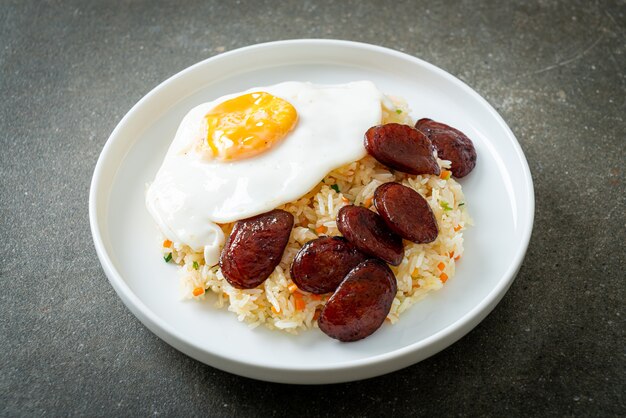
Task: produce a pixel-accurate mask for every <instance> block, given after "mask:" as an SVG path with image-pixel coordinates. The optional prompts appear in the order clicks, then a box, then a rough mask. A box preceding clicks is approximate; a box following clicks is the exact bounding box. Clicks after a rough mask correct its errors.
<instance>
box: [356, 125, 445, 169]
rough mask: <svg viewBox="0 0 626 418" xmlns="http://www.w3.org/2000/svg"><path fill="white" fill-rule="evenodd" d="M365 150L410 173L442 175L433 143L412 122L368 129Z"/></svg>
mask: <svg viewBox="0 0 626 418" xmlns="http://www.w3.org/2000/svg"><path fill="white" fill-rule="evenodd" d="M365 149H367V152H368V153H369V154H370V155H372V156H373V157H374V158H376V159H377V160H378V161H379V162H381V163H382V164H384V165H386V166H387V167H390V168H393V169H394V170H399V171H402V172H405V173H409V174H436V175H439V165H438V164H437V160H436V159H435V157H434V156H433V151H434V148H433V144H432V143H431V142H430V140H429V139H428V137H427V136H426V135H424V134H423V133H422V132H420V131H418V130H417V129H415V128H413V127H412V126H409V125H401V124H399V123H388V124H386V125H379V126H374V127H371V128H369V129H368V130H367V132H365Z"/></svg>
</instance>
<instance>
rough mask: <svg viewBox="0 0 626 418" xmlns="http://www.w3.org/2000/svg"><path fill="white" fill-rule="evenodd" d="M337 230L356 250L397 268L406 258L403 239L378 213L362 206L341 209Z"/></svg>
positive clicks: (349, 206) (338, 215)
mask: <svg viewBox="0 0 626 418" xmlns="http://www.w3.org/2000/svg"><path fill="white" fill-rule="evenodd" d="M337 228H338V229H339V231H340V232H341V233H342V234H343V236H344V237H346V238H347V240H348V241H350V242H351V243H352V244H353V245H354V246H355V247H356V248H358V249H359V250H361V251H362V252H364V253H365V254H369V255H371V256H374V257H378V258H380V259H382V260H384V261H386V262H387V263H389V264H391V265H394V266H397V265H398V264H400V263H401V262H402V258H403V257H404V248H403V247H402V238H400V237H399V236H398V235H396V234H394V233H393V232H392V231H391V230H389V228H387V225H385V221H383V219H382V218H381V217H380V216H379V215H378V214H376V213H374V212H372V211H371V210H369V209H366V208H364V207H362V206H354V205H348V206H344V207H342V208H341V209H339V213H338V214H337Z"/></svg>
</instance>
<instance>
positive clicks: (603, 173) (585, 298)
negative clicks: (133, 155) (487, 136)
mask: <svg viewBox="0 0 626 418" xmlns="http://www.w3.org/2000/svg"><path fill="white" fill-rule="evenodd" d="M625 14H626V4H625V3H624V1H623V0H621V1H620V0H618V1H595V2H593V1H584V0H575V1H560V2H559V1H553V0H541V1H517V2H504V1H503V2H497V1H488V0H477V1H460V2H453V1H444V2H439V1H432V2H406V1H401V0H396V1H390V2H382V1H380V2H377V1H353V2H341V1H334V2H333V1H324V2H313V1H302V2H299V1H290V0H284V1H275V2H271V1H247V2H246V1H237V2H218V1H193V0H189V1H164V2H155V1H119V2H105V1H54V0H50V1H19V0H0V94H1V100H0V145H1V147H0V261H1V262H0V283H1V289H0V415H3V416H15V415H20V416H43V415H52V416H56V415H100V416H110V415H143V416H145V415H180V416H187V415H214V416H263V417H265V416H290V417H300V416H335V415H341V416H401V415H425V416H453V415H460V416H466V415H467V416H476V415H490V416H521V415H535V416H538V415H556V416H624V415H626V401H625V399H624V394H625V393H626V387H625V380H626V367H625V363H626V362H625V353H626V350H625V349H626V338H625V332H624V331H625V327H624V315H625V314H626V313H625V312H624V301H625V300H626V298H625V292H624V289H625V284H624V282H625V279H626V275H625V274H624V268H625V267H626V262H625V261H626V260H625V245H624V241H625V240H626V217H625V197H624V196H625V194H626V190H625V188H624V175H625V174H626V173H625V168H626V164H625V163H626V152H625V151H624V149H625V148H626V140H625V139H626V138H625V134H626V132H625V131H626V130H625V124H624V116H625V114H626V106H625V99H626V78H625V76H626V16H625ZM288 38H338V39H348V40H355V41H363V42H368V43H374V44H380V45H383V46H387V47H391V48H394V49H398V50H401V51H404V52H407V53H409V54H411V55H415V56H417V57H420V58H422V59H425V60H426V61H429V62H431V63H433V64H435V65H437V66H439V67H441V68H444V69H445V70H447V71H449V72H450V73H452V74H454V75H456V76H457V77H459V78H460V79H462V80H463V81H465V82H466V83H467V84H469V85H470V86H471V87H473V88H474V89H476V91H478V93H480V94H481V95H482V96H484V97H485V98H486V99H487V100H488V101H489V102H490V103H491V104H492V105H493V106H494V107H495V108H496V110H498V111H499V112H500V113H501V114H502V116H503V117H504V119H505V120H506V121H507V122H508V123H509V125H510V126H511V128H512V130H513V131H514V132H515V134H516V135H517V138H518V139H519V141H520V143H521V145H522V148H523V150H524V152H525V153H526V156H527V159H528V162H529V164H530V169H531V171H532V174H533V179H534V184H535V192H536V198H537V205H536V218H535V227H534V230H533V236H532V239H531V242H530V247H529V250H528V254H527V257H526V259H525V261H524V264H523V266H522V268H521V271H520V273H519V276H518V277H517V279H516V281H515V282H514V284H513V286H512V287H511V289H510V291H509V292H508V293H507V295H506V296H505V297H504V299H503V300H502V302H501V303H500V304H499V305H498V306H497V307H496V309H495V310H494V311H493V312H492V313H491V314H490V315H489V316H488V317H487V318H486V319H485V320H484V321H483V322H482V323H481V324H480V325H479V326H478V327H477V328H475V329H474V330H473V331H472V332H470V333H469V334H468V335H467V336H466V337H464V338H463V339H461V340H460V341H459V342H457V343H456V344H454V345H452V346H451V347H449V348H448V349H446V350H444V351H442V352H441V353H439V354H437V355H435V356H433V357H431V358H429V359H427V360H425V361H423V362H421V363H419V364H416V365H414V366H412V367H409V368H406V369H404V370H401V371H398V372H395V373H391V374H389V375H386V376H382V377H378V378H373V379H369V380H366V381H361V382H353V383H348V384H339V385H330V386H309V387H306V386H304V387H303V386H289V385H280V384H270V383H263V382H258V381H253V380H249V379H246V378H242V377H238V376H234V375H231V374H228V373H225V372H222V371H219V370H216V369H214V368H211V367H208V366H206V365H204V364H202V363H199V362H197V361H195V360H193V359H191V358H189V357H187V356H185V355H184V354H181V353H180V352H178V351H176V350H175V349H173V348H172V347H170V346H169V345H167V344H166V343H164V342H163V341H161V340H160V339H159V338H157V337H156V336H155V335H153V334H152V333H151V332H150V331H148V330H147V329H146V328H145V327H144V326H143V325H142V324H141V323H140V322H139V321H138V320H137V319H136V318H135V317H134V316H133V315H132V314H131V313H130V312H129V311H128V309H126V307H125V306H124V305H123V304H122V302H121V301H120V299H119V298H118V297H117V295H116V294H115V292H114V291H113V289H112V287H111V286H110V285H109V283H108V281H107V279H106V277H105V275H104V273H103V271H102V269H101V267H100V264H99V262H98V259H97V257H96V253H95V250H94V247H93V244H92V239H91V233H90V230H89V222H88V210H87V208H88V192H89V185H90V181H91V175H92V173H93V169H94V166H95V163H96V160H97V158H98V155H99V153H100V151H101V150H102V147H103V146H104V143H105V141H106V139H107V137H108V135H109V134H110V132H111V131H112V130H113V128H114V127H115V125H116V124H117V122H118V121H119V120H120V119H121V117H122V116H123V115H124V114H125V113H126V112H127V111H128V110H129V109H130V107H131V106H132V105H133V104H134V103H136V102H137V100H139V99H140V98H141V97H142V96H143V95H144V94H146V93H147V92H148V91H149V90H150V89H152V88H153V87H154V86H156V85H157V84H158V83H159V82H161V81H162V80H164V79H166V78H167V77H169V76H170V75H172V74H174V73H176V72H178V71H180V70H182V69H184V68H185V67H187V66H189V65H191V64H193V63H195V62H198V61H200V60H202V59H205V58H207V57H210V56H213V55H216V54H219V53H220V52H223V51H228V50H232V49H235V48H238V47H242V46H245V45H250V44H255V43H259V42H265V41H271V40H278V39H288Z"/></svg>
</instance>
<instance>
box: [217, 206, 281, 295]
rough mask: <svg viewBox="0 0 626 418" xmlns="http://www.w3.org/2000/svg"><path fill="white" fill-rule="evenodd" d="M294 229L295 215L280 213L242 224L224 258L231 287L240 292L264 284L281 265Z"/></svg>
mask: <svg viewBox="0 0 626 418" xmlns="http://www.w3.org/2000/svg"><path fill="white" fill-rule="evenodd" d="M292 227H293V215H292V214H290V213H289V212H285V211H284V210H280V209H275V210H272V211H270V212H267V213H263V214H261V215H257V216H254V217H252V218H248V219H244V220H241V221H238V222H237V223H236V224H235V226H234V228H233V232H231V234H230V236H229V237H228V240H227V241H226V244H225V245H224V249H223V250H222V255H221V256H220V267H221V269H222V274H223V275H224V277H225V278H226V280H227V281H228V283H230V284H231V285H233V286H234V287H237V288H239V289H252V288H254V287H257V286H258V285H260V284H261V283H263V282H264V281H265V279H267V278H268V276H269V275H270V274H272V271H274V268H275V267H276V266H277V265H278V263H279V262H280V259H281V258H282V255H283V251H284V250H285V246H286V245H287V242H288V241H289V234H290V233H291V228H292Z"/></svg>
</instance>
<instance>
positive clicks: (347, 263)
mask: <svg viewBox="0 0 626 418" xmlns="http://www.w3.org/2000/svg"><path fill="white" fill-rule="evenodd" d="M368 258H369V256H367V255H365V254H363V253H362V252H360V251H359V250H357V249H356V247H355V246H354V245H352V244H350V243H349V242H348V240H346V239H345V238H343V237H320V238H317V239H314V240H313V241H309V242H307V243H306V244H304V246H303V247H302V248H301V249H300V251H298V254H296V257H295V258H294V260H293V264H292V265H291V279H292V280H293V282H294V283H295V284H296V285H297V286H298V288H300V289H302V290H305V291H307V292H311V293H316V294H322V293H328V292H333V291H334V290H335V289H337V286H339V283H341V281H342V280H343V279H344V277H346V274H348V273H349V272H350V270H352V269H353V268H354V267H356V266H357V265H358V264H359V263H361V262H362V261H365V260H367V259H368Z"/></svg>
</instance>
